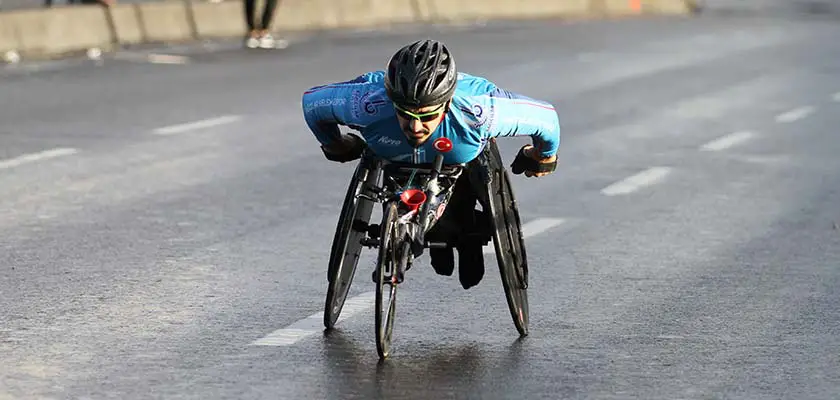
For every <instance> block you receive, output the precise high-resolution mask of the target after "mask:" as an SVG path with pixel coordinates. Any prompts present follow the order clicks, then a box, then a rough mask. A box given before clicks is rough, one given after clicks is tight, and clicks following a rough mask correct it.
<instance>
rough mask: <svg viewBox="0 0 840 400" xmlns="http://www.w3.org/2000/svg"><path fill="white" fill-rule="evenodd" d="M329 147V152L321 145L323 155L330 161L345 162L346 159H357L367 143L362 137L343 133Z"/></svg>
mask: <svg viewBox="0 0 840 400" xmlns="http://www.w3.org/2000/svg"><path fill="white" fill-rule="evenodd" d="M330 147H331V150H332V151H331V152H328V151H327V150H326V149H325V147H324V146H321V151H322V152H323V153H324V157H326V158H327V160H330V161H336V162H341V163H345V162H348V161H353V160H358V159H359V157H361V156H362V153H363V152H364V151H365V148H367V143H366V142H365V140H364V139H362V138H360V137H358V136H356V135H350V134H348V135H344V136H342V137H341V139H339V140H338V141H336V142H335V143H334V144H333V145H331V146H330Z"/></svg>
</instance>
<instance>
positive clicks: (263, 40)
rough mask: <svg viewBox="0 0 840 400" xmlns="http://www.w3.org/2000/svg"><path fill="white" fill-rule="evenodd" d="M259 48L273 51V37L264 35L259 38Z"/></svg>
mask: <svg viewBox="0 0 840 400" xmlns="http://www.w3.org/2000/svg"><path fill="white" fill-rule="evenodd" d="M260 47H261V48H263V49H273V48H274V37H273V36H271V34H265V35H263V36H262V37H260Z"/></svg>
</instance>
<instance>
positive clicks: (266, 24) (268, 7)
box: [244, 0, 277, 32]
mask: <svg viewBox="0 0 840 400" xmlns="http://www.w3.org/2000/svg"><path fill="white" fill-rule="evenodd" d="M244 3H245V21H246V22H247V23H248V29H249V30H250V31H251V32H253V31H268V30H269V29H271V20H272V19H273V18H274V10H275V9H276V8H277V0H265V8H264V9H263V12H262V19H261V20H260V21H259V22H260V23H259V24H257V15H256V14H257V13H256V11H257V0H244Z"/></svg>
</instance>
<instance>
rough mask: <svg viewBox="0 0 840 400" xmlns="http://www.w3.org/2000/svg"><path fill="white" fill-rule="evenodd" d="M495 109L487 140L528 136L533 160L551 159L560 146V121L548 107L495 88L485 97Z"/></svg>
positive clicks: (522, 96) (531, 99)
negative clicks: (530, 141)
mask: <svg viewBox="0 0 840 400" xmlns="http://www.w3.org/2000/svg"><path fill="white" fill-rule="evenodd" d="M488 95H489V96H490V97H491V98H492V101H493V105H494V115H493V118H494V119H495V121H493V123H492V124H491V126H490V128H489V130H490V132H489V133H490V136H492V137H504V136H530V137H531V138H532V142H533V146H534V150H532V151H533V153H534V156H536V157H535V158H539V159H543V160H545V159H551V158H553V157H554V156H555V155H556V154H557V149H558V147H559V146H560V121H559V118H558V116H557V111H556V110H555V109H554V106H553V105H551V103H548V102H545V101H541V100H536V99H533V98H530V97H527V96H524V95H521V94H518V93H513V92H510V91H507V90H504V89H500V88H495V89H494V90H493V91H491V92H490V93H488Z"/></svg>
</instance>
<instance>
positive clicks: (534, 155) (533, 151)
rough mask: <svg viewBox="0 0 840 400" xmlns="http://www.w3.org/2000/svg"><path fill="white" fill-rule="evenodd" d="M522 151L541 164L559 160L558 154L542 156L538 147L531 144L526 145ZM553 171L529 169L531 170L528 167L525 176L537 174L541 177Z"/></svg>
mask: <svg viewBox="0 0 840 400" xmlns="http://www.w3.org/2000/svg"><path fill="white" fill-rule="evenodd" d="M522 153H523V154H524V155H525V157H528V158H530V159H532V160H534V161H536V162H538V163H540V164H551V163H556V162H557V155H556V154H555V155H553V156H550V157H542V156H540V153H539V152H538V151H537V149H535V148H534V146H532V145H530V144H529V145H526V146H525V147H524V148H523V149H522ZM552 172H553V170H552V171H546V172H533V171H529V170H527V169H526V170H525V176H527V177H529V178H530V177H534V176H536V177H537V178H539V177H541V176H546V175H548V174H550V173H552Z"/></svg>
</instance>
